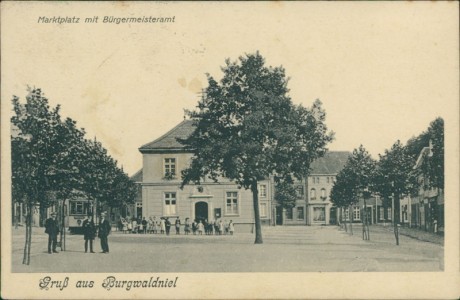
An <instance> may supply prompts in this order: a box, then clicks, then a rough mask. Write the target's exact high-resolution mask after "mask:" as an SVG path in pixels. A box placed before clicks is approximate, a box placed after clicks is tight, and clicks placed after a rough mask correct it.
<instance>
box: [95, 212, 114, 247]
mask: <svg viewBox="0 0 460 300" xmlns="http://www.w3.org/2000/svg"><path fill="white" fill-rule="evenodd" d="M110 231H111V226H110V222H109V220H107V215H106V214H105V213H102V214H101V220H100V223H99V233H98V236H99V238H100V239H101V248H102V253H109V241H108V236H109V234H110Z"/></svg>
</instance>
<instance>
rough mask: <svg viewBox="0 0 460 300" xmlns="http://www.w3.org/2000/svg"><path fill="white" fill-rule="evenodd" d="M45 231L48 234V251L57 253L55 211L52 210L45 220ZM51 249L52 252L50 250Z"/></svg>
mask: <svg viewBox="0 0 460 300" xmlns="http://www.w3.org/2000/svg"><path fill="white" fill-rule="evenodd" d="M45 233H47V234H48V253H49V254H51V253H59V252H57V251H56V246H57V236H58V234H59V225H58V222H57V220H56V213H54V212H53V213H52V214H51V218H48V219H46V221H45ZM51 249H52V250H53V252H51Z"/></svg>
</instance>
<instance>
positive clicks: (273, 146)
mask: <svg viewBox="0 0 460 300" xmlns="http://www.w3.org/2000/svg"><path fill="white" fill-rule="evenodd" d="M222 72H223V77H222V79H221V80H220V81H217V80H216V79H214V77H212V76H211V75H209V74H208V75H207V76H208V87H207V88H205V90H204V91H203V94H202V97H201V100H200V101H199V103H198V106H197V110H195V111H191V112H189V116H190V117H191V118H193V119H195V120H196V123H195V124H196V129H195V131H194V132H193V133H192V135H191V136H190V137H189V138H187V139H184V140H180V142H181V143H183V144H184V146H185V148H186V149H188V150H189V151H191V152H193V153H194V157H193V159H192V162H191V165H190V167H189V168H187V169H185V170H184V171H183V172H182V179H183V183H182V185H185V184H188V183H190V182H194V183H199V182H200V181H201V180H202V178H203V177H205V176H206V177H210V178H211V179H213V180H215V181H218V180H219V178H220V177H221V176H223V177H226V178H229V179H231V180H233V181H234V182H235V183H236V184H238V185H239V186H241V187H244V188H245V189H251V191H252V193H253V200H254V214H255V222H256V243H261V242H262V234H261V229H260V218H259V211H258V196H257V194H258V193H257V182H258V181H260V180H263V179H265V178H268V176H270V175H275V178H277V180H279V181H284V180H287V181H289V180H292V177H293V176H294V177H297V178H302V177H304V176H306V175H307V174H308V171H309V168H310V164H311V162H312V161H313V160H314V159H315V158H318V157H320V156H322V155H323V154H324V153H325V152H326V150H327V148H326V146H327V144H328V143H329V142H330V141H332V139H333V134H332V133H331V132H328V131H327V127H326V124H325V116H326V113H325V111H324V110H323V108H322V105H321V102H320V101H319V100H316V101H315V102H314V104H313V105H312V107H310V108H305V107H303V106H301V105H294V104H293V103H292V101H291V98H290V97H289V95H288V92H289V90H288V88H287V81H288V80H287V78H286V75H285V70H284V69H283V68H282V67H267V66H265V59H264V58H263V57H262V56H261V55H260V54H259V53H255V54H248V55H245V56H242V57H240V58H239V60H238V61H235V62H231V61H230V60H226V65H225V66H224V67H222Z"/></svg>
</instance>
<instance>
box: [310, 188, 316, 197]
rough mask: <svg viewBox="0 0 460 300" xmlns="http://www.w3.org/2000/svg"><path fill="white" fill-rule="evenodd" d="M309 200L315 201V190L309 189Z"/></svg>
mask: <svg viewBox="0 0 460 300" xmlns="http://www.w3.org/2000/svg"><path fill="white" fill-rule="evenodd" d="M310 199H311V200H315V199H316V190H315V189H311V190H310Z"/></svg>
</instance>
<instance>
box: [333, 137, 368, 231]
mask: <svg viewBox="0 0 460 300" xmlns="http://www.w3.org/2000/svg"><path fill="white" fill-rule="evenodd" d="M375 168H376V162H375V160H374V159H373V158H372V157H371V156H370V154H369V152H368V151H367V150H366V149H365V148H364V147H363V145H360V146H359V147H358V148H357V149H354V150H353V153H352V155H351V156H350V157H349V158H348V160H347V163H346V164H345V166H344V168H343V169H342V170H341V171H340V172H339V174H338V175H337V177H336V182H335V183H334V186H333V187H332V191H331V200H332V202H333V203H334V204H335V205H336V206H338V207H346V206H348V207H349V208H351V207H352V206H353V204H355V203H357V202H358V201H359V199H366V197H369V194H368V193H369V188H370V187H371V185H372V183H373V182H372V180H373V178H374V172H375ZM349 214H353V211H349ZM350 219H352V218H351V217H350ZM367 236H368V231H367Z"/></svg>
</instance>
